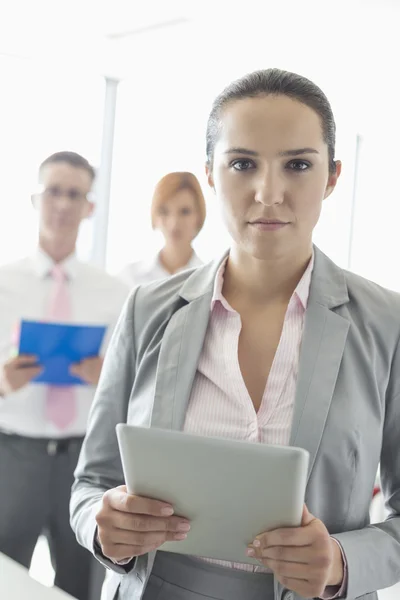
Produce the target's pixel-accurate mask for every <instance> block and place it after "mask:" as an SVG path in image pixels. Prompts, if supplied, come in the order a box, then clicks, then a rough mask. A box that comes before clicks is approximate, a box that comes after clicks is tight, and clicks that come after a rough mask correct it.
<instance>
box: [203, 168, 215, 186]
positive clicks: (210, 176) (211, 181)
mask: <svg viewBox="0 0 400 600" xmlns="http://www.w3.org/2000/svg"><path fill="white" fill-rule="evenodd" d="M205 170H206V177H207V181H208V185H209V186H210V188H212V189H213V190H214V177H213V174H212V169H211V166H210V163H208V162H206V164H205Z"/></svg>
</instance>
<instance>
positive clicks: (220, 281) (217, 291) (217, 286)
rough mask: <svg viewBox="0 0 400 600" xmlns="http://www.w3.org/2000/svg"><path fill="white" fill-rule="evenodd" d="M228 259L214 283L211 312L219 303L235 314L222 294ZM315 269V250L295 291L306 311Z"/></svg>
mask: <svg viewBox="0 0 400 600" xmlns="http://www.w3.org/2000/svg"><path fill="white" fill-rule="evenodd" d="M227 260H228V257H226V259H225V260H224V262H223V263H222V264H221V266H220V267H219V269H218V271H217V275H216V277H215V281H214V291H213V295H212V300H211V310H213V308H214V306H215V303H216V302H217V301H219V302H220V303H221V304H222V306H223V307H224V308H225V309H226V310H227V311H229V312H235V311H234V309H233V308H232V307H231V306H230V304H229V303H228V302H227V301H226V299H225V298H224V296H223V294H222V288H223V285H224V274H225V268H226V263H227ZM313 268H314V250H313V253H312V256H311V260H310V262H309V263H308V266H307V268H306V270H305V271H304V273H303V275H302V278H301V279H300V281H299V283H298V284H297V286H296V289H295V290H294V293H293V295H294V296H296V297H297V298H298V299H299V300H300V302H301V305H302V306H303V308H304V310H306V308H307V304H308V296H309V294H310V285H311V275H312V272H313Z"/></svg>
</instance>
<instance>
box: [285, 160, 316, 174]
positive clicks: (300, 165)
mask: <svg viewBox="0 0 400 600" xmlns="http://www.w3.org/2000/svg"><path fill="white" fill-rule="evenodd" d="M286 168H287V169H289V171H296V172H301V171H308V170H309V169H310V168H311V163H309V162H308V161H307V160H291V161H290V162H289V163H288V164H287V165H286Z"/></svg>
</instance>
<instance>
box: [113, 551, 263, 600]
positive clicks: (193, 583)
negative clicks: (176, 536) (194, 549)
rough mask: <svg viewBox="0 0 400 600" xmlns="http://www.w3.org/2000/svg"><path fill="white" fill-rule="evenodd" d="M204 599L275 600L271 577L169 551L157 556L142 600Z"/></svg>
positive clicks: (159, 553)
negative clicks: (216, 564)
mask: <svg viewBox="0 0 400 600" xmlns="http://www.w3.org/2000/svg"><path fill="white" fill-rule="evenodd" d="M121 587H122V586H121ZM121 596H122V595H121ZM117 597H118V596H117ZM122 597H123V596H122ZM206 599H207V600H274V580H273V576H272V575H270V574H266V573H251V572H248V571H238V570H233V569H229V568H225V567H219V566H214V565H212V564H208V563H206V562H203V561H201V560H199V559H195V558H191V557H187V556H181V555H178V554H170V553H168V552H158V553H157V555H156V559H155V562H154V567H153V570H152V574H151V575H150V578H149V581H148V584H147V587H146V591H145V592H144V595H143V600H206Z"/></svg>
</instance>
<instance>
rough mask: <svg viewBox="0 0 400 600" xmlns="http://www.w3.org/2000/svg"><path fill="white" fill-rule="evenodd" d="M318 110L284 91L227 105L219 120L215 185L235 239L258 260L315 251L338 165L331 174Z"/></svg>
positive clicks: (211, 178)
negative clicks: (324, 204)
mask: <svg viewBox="0 0 400 600" xmlns="http://www.w3.org/2000/svg"><path fill="white" fill-rule="evenodd" d="M328 163H329V161H328V148H327V145H326V144H325V142H324V140H323V137H322V126H321V122H320V117H319V115H318V114H317V113H316V112H314V111H313V110H312V109H311V108H309V107H308V106H305V105H304V104H301V103H300V102H298V101H296V100H292V99H291V98H288V97H286V96H267V97H258V98H246V99H243V100H238V101H235V102H232V103H231V104H228V105H227V106H226V107H225V109H224V111H223V113H222V119H221V131H220V135H219V138H218V141H217V143H216V146H215V152H214V163H213V166H212V170H211V171H208V178H209V183H210V185H211V186H212V187H213V188H214V189H215V192H216V195H217V197H218V198H219V199H220V201H221V203H222V209H223V214H224V218H225V222H226V224H227V227H228V230H229V232H230V235H231V236H232V238H233V241H234V244H235V245H236V246H237V247H238V249H239V250H241V251H244V252H246V253H248V254H250V255H252V256H254V257H256V258H259V259H267V258H282V257H284V256H288V255H293V256H295V255H296V254H297V253H299V252H300V253H302V254H303V253H305V252H308V251H309V250H310V249H311V238H312V231H313V229H314V227H315V225H316V224H317V222H318V219H319V215H320V212H321V206H322V201H323V200H324V198H326V197H327V196H329V194H330V193H331V192H332V191H333V189H334V188H335V185H336V182H337V178H338V176H339V174H340V169H341V165H340V163H337V169H336V173H335V174H333V175H332V174H330V173H329V168H328Z"/></svg>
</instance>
